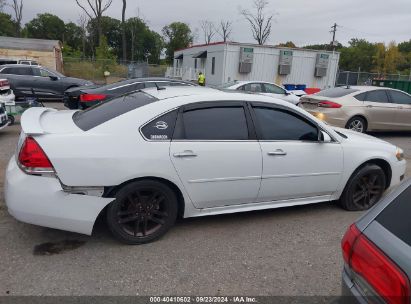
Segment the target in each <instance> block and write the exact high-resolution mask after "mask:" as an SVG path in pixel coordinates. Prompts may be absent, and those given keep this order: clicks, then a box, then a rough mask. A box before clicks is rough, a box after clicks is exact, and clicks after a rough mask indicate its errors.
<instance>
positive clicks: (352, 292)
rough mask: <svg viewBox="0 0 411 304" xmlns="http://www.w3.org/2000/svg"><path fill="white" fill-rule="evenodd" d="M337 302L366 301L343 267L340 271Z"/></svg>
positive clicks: (359, 302)
mask: <svg viewBox="0 0 411 304" xmlns="http://www.w3.org/2000/svg"><path fill="white" fill-rule="evenodd" d="M338 303H344V304H345V303H350V304H351V303H352V304H354V303H358V304H367V303H368V302H367V300H366V298H365V297H363V295H362V294H361V293H360V292H359V290H358V289H357V287H356V286H355V285H354V284H353V282H352V281H351V279H350V277H349V276H348V274H347V272H346V270H345V269H344V270H343V273H342V282H341V300H340V301H339V302H338Z"/></svg>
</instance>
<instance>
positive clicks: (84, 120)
mask: <svg viewBox="0 0 411 304" xmlns="http://www.w3.org/2000/svg"><path fill="white" fill-rule="evenodd" d="M155 101H158V99H157V98H155V97H153V96H151V95H149V94H146V93H144V92H138V93H134V94H131V95H127V96H125V97H123V96H122V97H118V98H114V99H112V100H110V101H108V102H104V103H100V104H98V105H96V106H94V107H91V108H88V109H87V110H85V111H78V112H76V113H75V114H74V115H73V121H74V123H75V124H76V125H77V126H78V127H79V128H80V129H82V130H83V131H88V130H91V129H93V128H95V127H97V126H99V125H101V124H103V123H105V122H107V121H109V120H111V119H113V118H116V117H118V116H120V115H123V114H125V113H128V112H130V111H133V110H135V109H137V108H140V107H142V106H145V105H147V104H150V103H152V102H155Z"/></svg>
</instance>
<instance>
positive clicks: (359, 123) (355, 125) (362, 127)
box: [345, 116, 368, 133]
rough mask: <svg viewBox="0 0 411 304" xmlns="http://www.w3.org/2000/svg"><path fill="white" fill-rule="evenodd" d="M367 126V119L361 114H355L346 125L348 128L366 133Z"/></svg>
mask: <svg viewBox="0 0 411 304" xmlns="http://www.w3.org/2000/svg"><path fill="white" fill-rule="evenodd" d="M367 127H368V125H367V121H366V120H365V119H364V118H362V117H360V116H355V117H353V118H351V119H350V120H349V121H348V122H347V124H346V126H345V128H346V129H349V130H353V131H356V132H359V133H365V132H366V131H367Z"/></svg>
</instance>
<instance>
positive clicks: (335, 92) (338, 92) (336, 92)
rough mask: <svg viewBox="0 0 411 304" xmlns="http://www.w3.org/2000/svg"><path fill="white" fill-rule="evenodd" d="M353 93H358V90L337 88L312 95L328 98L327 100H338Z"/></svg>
mask: <svg viewBox="0 0 411 304" xmlns="http://www.w3.org/2000/svg"><path fill="white" fill-rule="evenodd" d="M354 92H358V90H356V89H351V88H347V87H339V88H331V89H326V90H323V91H321V92H318V93H316V94H314V95H317V96H322V97H328V98H339V97H344V96H347V95H349V94H351V93H354Z"/></svg>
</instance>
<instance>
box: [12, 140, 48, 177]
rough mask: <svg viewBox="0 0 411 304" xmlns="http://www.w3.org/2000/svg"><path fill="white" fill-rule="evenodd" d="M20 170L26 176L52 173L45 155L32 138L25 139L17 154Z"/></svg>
mask: <svg viewBox="0 0 411 304" xmlns="http://www.w3.org/2000/svg"><path fill="white" fill-rule="evenodd" d="M18 161H19V165H20V168H21V169H22V170H23V171H24V172H26V173H28V174H41V173H54V168H53V165H52V164H51V162H50V160H49V158H48V157H47V155H46V153H44V151H43V149H42V148H41V147H40V146H39V144H38V143H37V142H36V141H35V140H34V138H32V137H26V139H25V140H24V143H23V145H22V147H21V149H20V153H19V158H18Z"/></svg>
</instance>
